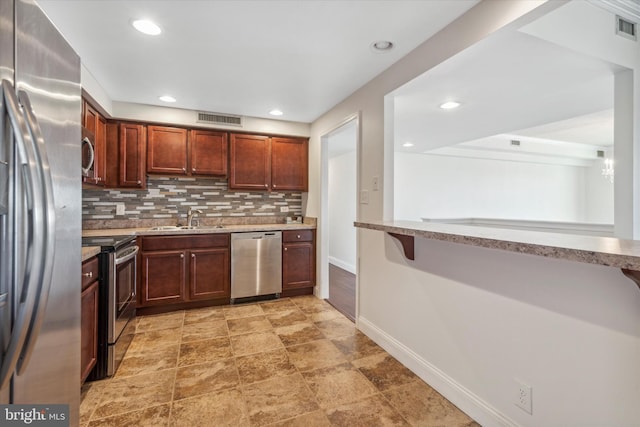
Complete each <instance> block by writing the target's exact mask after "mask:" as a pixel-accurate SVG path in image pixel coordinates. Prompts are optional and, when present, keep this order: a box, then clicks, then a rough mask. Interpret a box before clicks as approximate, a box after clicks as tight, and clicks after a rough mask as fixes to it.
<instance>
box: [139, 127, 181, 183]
mask: <svg viewBox="0 0 640 427" xmlns="http://www.w3.org/2000/svg"><path fill="white" fill-rule="evenodd" d="M147 138H148V142H147V172H149V173H160V174H174V175H175V174H178V175H186V174H187V130H186V129H181V128H174V127H165V126H148V127H147Z"/></svg>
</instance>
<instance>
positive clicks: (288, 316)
mask: <svg viewBox="0 0 640 427" xmlns="http://www.w3.org/2000/svg"><path fill="white" fill-rule="evenodd" d="M267 319H269V322H271V325H272V326H273V327H274V328H279V327H281V326H290V325H295V324H296V323H307V322H309V320H308V319H307V316H305V315H304V313H303V312H302V311H300V309H298V308H293V309H292V310H285V311H279V312H275V313H271V314H268V315H267Z"/></svg>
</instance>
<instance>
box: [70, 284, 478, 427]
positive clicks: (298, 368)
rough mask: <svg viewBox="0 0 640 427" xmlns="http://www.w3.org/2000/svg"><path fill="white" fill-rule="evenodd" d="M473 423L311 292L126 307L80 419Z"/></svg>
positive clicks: (123, 422) (122, 422) (114, 422)
mask: <svg viewBox="0 0 640 427" xmlns="http://www.w3.org/2000/svg"><path fill="white" fill-rule="evenodd" d="M167 425H169V426H189V427H195V426H216V427H218V426H233V427H236V426H304V427H314V426H349V427H354V426H363V427H371V426H434V427H435V426H438V427H449V426H452V427H453V426H475V427H478V424H477V423H475V422H474V421H473V420H471V419H470V418H469V417H468V416H466V415H465V414H464V413H462V412H461V411H460V410H458V409H457V408H456V407H455V406H454V405H452V404H451V403H450V402H449V401H447V400H446V399H444V398H443V397H442V396H441V395H439V394H438V393H437V392H436V391H435V390H433V389H432V388H431V387H429V386H428V385H426V384H425V383H424V382H423V381H422V380H420V379H419V378H418V377H417V376H415V375H414V374H413V373H412V372H411V371H409V370H408V369H407V368H405V367H404V366H403V365H402V364H400V363H399V362H398V361H396V360H395V359H394V358H393V357H391V356H390V355H389V354H388V353H386V352H385V351H384V350H383V349H382V348H380V347H379V346H378V345H376V344H375V343H374V342H373V341H371V340H370V339H369V338H367V337H366V336H365V335H364V334H362V333H360V332H359V331H358V330H357V329H356V328H355V326H354V324H353V323H351V322H350V321H349V320H348V319H347V318H346V317H344V316H343V315H342V314H340V313H339V312H338V311H337V310H335V309H334V308H332V307H331V306H330V305H329V304H327V303H326V302H324V301H322V300H320V299H317V298H315V297H313V296H305V297H296V298H284V299H281V300H277V301H268V302H261V303H255V304H248V305H238V306H224V307H211V308H205V309H197V310H187V311H179V312H174V313H167V314H161V315H156V316H145V317H139V318H138V319H137V325H136V336H135V338H134V340H133V342H132V343H131V346H130V348H129V350H128V352H127V354H126V357H125V359H124V361H123V362H122V364H121V365H120V368H119V369H118V372H117V373H116V375H115V376H114V377H113V378H112V379H108V380H104V381H98V382H93V383H86V384H85V386H84V387H83V389H82V404H81V406H80V426H81V427H85V426H88V427H97V426H114V427H115V426H117V427H122V426H153V427H156V426H167Z"/></svg>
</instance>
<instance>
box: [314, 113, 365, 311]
mask: <svg viewBox="0 0 640 427" xmlns="http://www.w3.org/2000/svg"><path fill="white" fill-rule="evenodd" d="M322 142H323V150H322V151H323V158H324V160H323V169H324V170H323V175H325V177H326V181H325V182H326V187H325V188H326V193H325V195H324V197H323V205H324V206H323V207H324V208H325V209H323V211H324V214H325V215H323V221H322V225H323V228H324V233H323V234H325V236H326V239H327V240H326V241H325V244H324V247H325V248H327V251H326V265H324V263H325V261H324V259H323V260H322V262H323V268H325V270H324V271H326V272H327V275H326V276H325V277H327V278H328V292H326V293H325V295H323V297H324V298H326V299H327V301H328V302H329V303H330V304H331V305H333V306H334V307H335V308H336V309H337V310H338V311H340V312H341V313H342V314H344V315H345V316H346V317H348V318H349V319H351V320H352V321H354V322H355V319H356V229H355V227H354V226H353V222H354V221H355V220H356V218H357V212H356V210H357V181H358V179H357V170H358V160H357V159H358V157H357V153H358V150H357V146H358V143H357V142H358V120H357V117H354V118H351V119H350V120H347V121H346V122H345V123H343V124H342V125H340V126H339V127H338V128H336V129H334V130H333V131H331V132H329V133H328V134H327V135H325V136H324V137H323V138H322Z"/></svg>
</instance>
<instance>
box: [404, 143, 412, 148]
mask: <svg viewBox="0 0 640 427" xmlns="http://www.w3.org/2000/svg"><path fill="white" fill-rule="evenodd" d="M402 146H403V147H413V142H405V143H404V144H402Z"/></svg>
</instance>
